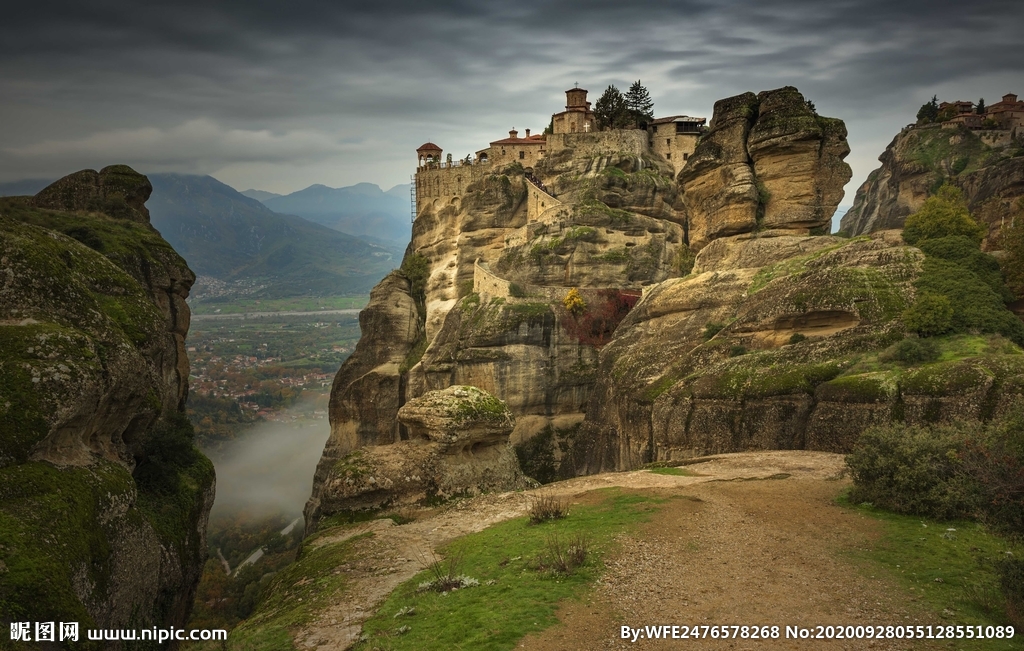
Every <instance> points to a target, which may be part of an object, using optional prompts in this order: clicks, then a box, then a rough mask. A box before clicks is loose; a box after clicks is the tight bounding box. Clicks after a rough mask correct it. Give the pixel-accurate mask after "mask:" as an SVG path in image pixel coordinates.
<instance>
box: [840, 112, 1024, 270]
mask: <svg viewBox="0 0 1024 651" xmlns="http://www.w3.org/2000/svg"><path fill="white" fill-rule="evenodd" d="M1022 154H1024V135H1022V134H1017V136H1016V139H1014V136H1013V134H1012V133H1011V132H1010V131H971V130H968V129H966V128H957V129H943V128H941V127H940V126H939V125H927V126H921V127H908V128H906V129H904V130H903V131H901V132H900V133H899V135H897V136H896V137H895V138H893V141H892V142H891V143H889V146H888V147H886V149H885V151H884V152H882V155H881V156H879V158H878V160H879V161H881V163H882V166H881V167H879V168H878V169H876V170H875V171H873V172H871V174H870V175H869V176H868V178H867V180H866V181H865V182H864V184H863V185H861V187H860V188H859V189H858V190H857V195H856V197H855V199H854V203H853V207H852V208H851V209H850V210H849V211H848V212H847V213H846V215H844V216H843V219H842V221H841V228H842V230H843V231H844V232H846V233H849V234H851V235H861V234H865V233H871V232H873V231H878V230H885V229H890V228H902V227H903V222H904V221H905V220H906V218H907V216H908V215H910V214H911V213H913V212H915V211H916V210H918V209H919V208H920V207H921V205H922V204H923V203H924V200H925V199H927V198H928V197H929V196H931V195H932V194H933V193H934V192H935V190H937V189H938V188H939V186H941V185H942V184H943V183H944V182H949V183H952V184H953V185H955V186H957V187H959V188H960V189H961V190H963V191H964V196H965V197H966V199H967V204H968V207H969V208H970V209H971V212H972V214H974V216H975V217H976V218H978V219H979V220H981V221H982V222H983V223H985V224H986V225H987V226H988V229H989V232H988V235H987V237H986V240H985V245H984V246H985V249H986V250H998V249H999V248H1000V246H1001V245H1000V242H999V233H1000V228H1001V225H1002V218H1003V217H1005V216H1006V215H1008V214H1010V212H1011V207H1012V206H1013V204H1014V202H1015V201H1017V200H1018V199H1019V198H1020V197H1021V196H1024V155H1022Z"/></svg>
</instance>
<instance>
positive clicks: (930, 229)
mask: <svg viewBox="0 0 1024 651" xmlns="http://www.w3.org/2000/svg"><path fill="white" fill-rule="evenodd" d="M954 235H961V236H964V237H967V238H968V239H970V240H972V241H975V242H978V243H980V242H981V240H982V238H983V237H984V236H985V228H984V227H983V226H982V225H981V224H979V223H978V222H976V221H975V220H974V218H973V217H971V213H970V211H969V210H968V209H967V201H966V200H965V199H964V195H963V193H962V192H961V191H960V190H959V189H958V188H956V187H954V186H951V185H943V186H942V187H940V188H939V189H938V191H937V192H936V193H935V195H934V196H931V197H928V199H926V200H925V202H924V205H922V206H921V209H920V210H918V211H917V212H915V213H914V214H913V215H910V216H909V217H907V221H906V223H904V225H903V240H904V241H905V242H906V243H907V244H910V245H911V246H916V245H917V244H918V243H919V242H923V241H924V240H929V239H936V238H940V237H949V236H954Z"/></svg>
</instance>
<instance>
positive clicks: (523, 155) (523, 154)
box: [519, 151, 526, 160]
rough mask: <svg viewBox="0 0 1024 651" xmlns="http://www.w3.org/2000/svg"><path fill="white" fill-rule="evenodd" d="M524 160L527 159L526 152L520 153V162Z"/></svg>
mask: <svg viewBox="0 0 1024 651" xmlns="http://www.w3.org/2000/svg"><path fill="white" fill-rule="evenodd" d="M524 158H526V152H525V151H521V152H519V160H522V159H524Z"/></svg>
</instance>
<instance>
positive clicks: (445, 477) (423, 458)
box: [321, 385, 531, 513]
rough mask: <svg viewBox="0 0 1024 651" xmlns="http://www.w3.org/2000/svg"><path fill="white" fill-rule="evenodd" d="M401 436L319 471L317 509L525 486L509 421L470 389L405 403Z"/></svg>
mask: <svg viewBox="0 0 1024 651" xmlns="http://www.w3.org/2000/svg"><path fill="white" fill-rule="evenodd" d="M398 417H399V419H400V421H401V422H402V424H403V425H404V426H405V430H406V431H407V432H408V436H406V437H403V439H402V440H400V441H398V442H396V443H393V444H391V445H374V446H367V447H361V448H359V449H357V450H354V451H352V452H350V453H348V454H346V455H344V456H342V457H341V458H339V459H338V460H337V461H336V462H335V463H334V464H333V465H332V466H331V467H330V468H329V469H328V470H327V471H326V473H325V476H324V479H323V490H322V491H321V495H322V498H321V499H322V502H321V509H322V510H323V511H325V512H328V513H341V512H347V511H356V510H363V509H381V508H385V507H393V506H397V505H401V504H408V503H412V502H421V503H422V502H429V501H432V500H444V499H447V498H451V497H455V496H461V495H475V494H477V493H479V492H481V491H508V490H516V489H522V488H527V487H528V486H530V485H531V483H530V480H529V479H527V478H526V476H525V475H523V473H522V471H521V470H520V469H519V463H518V462H517V461H516V456H515V453H514V452H513V451H512V447H511V446H510V445H509V434H510V433H511V432H512V429H513V427H514V425H515V418H514V417H513V415H512V412H511V411H509V409H508V407H506V406H505V404H504V403H502V402H501V401H500V400H498V399H497V398H495V397H494V396H492V395H490V394H489V393H487V392H485V391H481V390H480V389H478V388H476V387H472V386H458V385H456V386H451V387H448V388H447V389H444V390H442V391H431V392H429V393H426V394H425V395H423V396H420V397H419V398H416V399H414V400H410V401H409V402H407V403H406V404H405V405H403V406H402V408H401V409H400V410H399V412H398Z"/></svg>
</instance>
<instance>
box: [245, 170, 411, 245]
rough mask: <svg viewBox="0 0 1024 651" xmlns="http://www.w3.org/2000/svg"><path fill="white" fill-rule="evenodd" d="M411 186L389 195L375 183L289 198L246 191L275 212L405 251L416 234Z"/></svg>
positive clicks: (320, 188) (322, 188)
mask: <svg viewBox="0 0 1024 651" xmlns="http://www.w3.org/2000/svg"><path fill="white" fill-rule="evenodd" d="M409 187H410V186H409V185H408V184H405V185H396V186H395V187H393V188H391V189H390V190H388V191H387V192H385V191H383V190H381V189H380V188H379V187H377V186H376V185H374V184H373V183H357V184H356V185H351V186H348V187H344V188H329V187H327V186H326V185H311V186H309V187H308V188H306V189H304V190H299V191H298V192H293V193H291V194H288V195H284V196H281V195H274V194H273V193H271V192H264V191H262V190H246V192H245V193H243V194H246V195H247V196H249V197H252V198H254V199H257V200H258V201H261V202H262V203H263V205H265V206H266V207H267V208H270V209H271V210H273V211H274V212H279V213H284V214H288V215H298V216H299V217H304V218H306V219H308V220H310V221H313V222H316V223H318V224H323V225H324V226H328V227H330V228H333V229H335V230H338V231H341V232H343V233H349V234H350V235H357V236H360V237H361V236H370V237H373V238H375V239H376V241H378V242H390V243H392V244H394V245H396V246H399V247H400V248H402V249H404V248H405V245H406V244H408V243H409V238H410V236H411V234H412V226H411V224H412V219H411V212H412V209H411V206H410V200H409Z"/></svg>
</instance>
